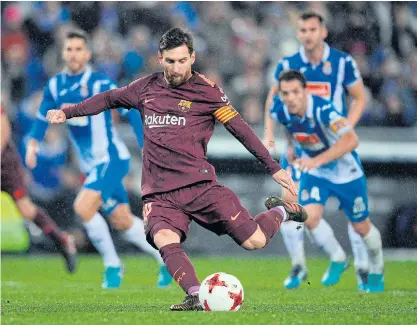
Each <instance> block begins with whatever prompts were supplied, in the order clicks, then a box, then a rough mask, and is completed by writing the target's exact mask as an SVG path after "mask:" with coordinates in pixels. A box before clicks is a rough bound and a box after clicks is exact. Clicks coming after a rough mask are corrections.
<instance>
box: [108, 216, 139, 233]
mask: <svg viewBox="0 0 417 325" xmlns="http://www.w3.org/2000/svg"><path fill="white" fill-rule="evenodd" d="M110 223H111V224H112V226H113V227H114V228H116V229H118V230H128V229H129V228H130V227H132V224H133V216H132V215H131V214H112V215H111V218H110Z"/></svg>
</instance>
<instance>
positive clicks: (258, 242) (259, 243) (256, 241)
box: [241, 232, 266, 251]
mask: <svg viewBox="0 0 417 325" xmlns="http://www.w3.org/2000/svg"><path fill="white" fill-rule="evenodd" d="M265 245H266V237H265V235H264V234H263V233H262V232H260V233H258V232H255V233H254V234H253V235H252V236H251V237H250V238H249V239H247V240H246V241H245V242H244V243H243V244H242V245H241V246H242V247H243V248H244V249H246V250H249V251H252V250H255V249H261V248H264V247H265Z"/></svg>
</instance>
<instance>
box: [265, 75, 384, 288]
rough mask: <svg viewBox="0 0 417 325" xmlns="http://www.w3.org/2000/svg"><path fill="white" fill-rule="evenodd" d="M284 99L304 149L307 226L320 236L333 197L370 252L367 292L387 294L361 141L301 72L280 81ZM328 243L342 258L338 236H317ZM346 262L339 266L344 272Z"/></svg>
mask: <svg viewBox="0 0 417 325" xmlns="http://www.w3.org/2000/svg"><path fill="white" fill-rule="evenodd" d="M278 85H279V97H280V98H279V99H278V98H277V100H275V101H274V104H273V107H272V109H273V112H274V113H275V114H276V117H277V120H278V122H279V123H281V124H283V125H284V127H285V129H286V132H288V134H289V135H290V136H291V139H292V140H294V141H295V142H297V144H298V145H299V147H300V148H301V155H300V157H299V158H297V159H296V160H295V161H294V165H295V166H296V167H297V168H299V169H300V170H301V171H302V174H301V178H300V186H299V193H300V194H299V198H298V201H299V203H300V204H302V205H303V206H304V208H305V210H306V211H307V214H308V219H307V220H306V222H305V225H306V227H307V228H308V229H309V230H310V231H311V232H314V231H315V229H316V228H317V227H318V224H319V223H320V221H321V219H322V217H323V210H324V206H325V204H326V202H327V199H328V198H329V196H335V197H336V198H337V199H338V200H339V202H340V207H341V208H342V209H343V211H344V212H345V214H346V216H347V217H348V219H349V221H350V222H351V223H352V226H353V228H354V230H355V231H356V232H357V233H358V234H360V236H361V237H362V238H363V240H364V243H365V245H366V247H367V249H368V254H369V274H368V277H367V287H366V290H367V291H369V292H381V291H383V290H384V278H383V273H384V261H383V254H382V241H381V234H380V232H379V230H378V229H377V228H376V227H375V226H374V225H373V224H372V223H371V221H370V219H369V211H368V196H367V187H366V178H365V174H364V171H363V167H362V164H361V162H360V160H359V156H358V154H357V153H356V152H355V148H356V147H357V146H358V144H359V141H358V138H357V135H356V133H355V131H354V130H353V127H352V126H351V125H350V123H349V121H348V120H347V119H346V118H345V117H344V116H343V115H342V114H341V113H340V112H339V111H338V110H337V109H336V107H335V106H334V105H333V103H332V102H330V101H327V100H325V99H323V98H321V97H319V96H314V95H311V94H309V92H308V91H307V80H306V78H305V77H304V76H303V74H302V73H301V72H299V71H297V70H287V71H284V72H282V73H281V74H280V76H279V79H278ZM317 240H318V241H319V242H318V243H319V244H320V245H323V243H324V241H327V243H326V244H327V249H328V253H329V255H330V256H332V257H333V256H338V255H341V254H342V251H341V247H340V245H339V243H338V242H337V241H336V239H335V237H334V235H333V233H331V234H330V235H329V236H328V237H325V238H320V237H319V238H317ZM345 263H346V262H344V261H342V262H341V263H340V264H336V266H337V267H339V271H341V270H343V269H344V268H345V265H344V264H345Z"/></svg>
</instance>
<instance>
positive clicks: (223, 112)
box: [209, 85, 239, 124]
mask: <svg viewBox="0 0 417 325" xmlns="http://www.w3.org/2000/svg"><path fill="white" fill-rule="evenodd" d="M209 96H210V104H209V107H210V112H212V114H213V116H214V118H215V119H216V120H217V121H219V122H220V123H222V124H225V123H227V122H229V121H230V120H231V119H233V118H234V117H235V116H237V115H239V113H238V112H237V111H236V110H235V109H234V108H233V106H232V103H231V102H230V100H229V98H228V97H227V95H226V94H225V93H224V92H223V89H221V88H219V87H217V86H216V85H214V86H213V87H212V89H211V90H210V94H209Z"/></svg>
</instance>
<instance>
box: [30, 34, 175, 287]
mask: <svg viewBox="0 0 417 325" xmlns="http://www.w3.org/2000/svg"><path fill="white" fill-rule="evenodd" d="M63 59H64V61H65V65H66V67H65V69H64V70H63V71H62V72H61V73H59V74H57V75H55V76H54V77H52V78H51V79H50V80H49V81H48V83H47V85H46V87H45V89H44V97H43V101H42V103H41V106H40V108H39V111H38V113H37V119H36V122H35V124H34V126H33V128H32V131H31V139H30V140H29V142H28V147H27V152H26V164H27V166H28V167H30V168H34V167H35V166H36V164H37V156H36V153H37V151H38V144H39V142H40V141H42V139H43V137H44V136H45V132H46V130H47V127H48V122H47V120H46V114H47V112H48V110H50V109H56V108H64V107H67V106H72V105H74V104H77V103H79V102H81V101H83V100H84V99H86V98H88V97H91V96H93V95H96V94H98V93H101V92H103V91H107V90H110V89H113V88H116V85H115V84H114V83H113V82H112V81H111V80H110V79H109V78H108V77H106V76H105V75H102V74H99V73H97V72H93V71H92V68H91V67H90V66H89V65H88V63H89V61H90V59H91V51H90V49H89V47H88V37H87V35H86V34H85V33H84V32H82V31H73V32H70V33H69V34H68V35H67V37H66V39H65V43H64V48H63ZM119 112H120V113H121V114H122V115H125V116H126V117H127V118H128V119H129V122H130V124H131V125H132V127H133V129H134V132H135V134H136V137H137V139H138V142H139V145H140V146H141V147H142V146H143V127H142V120H141V117H140V115H139V113H138V111H137V110H130V111H128V110H127V109H120V110H119ZM67 124H68V128H69V134H70V139H71V141H72V144H73V146H74V148H75V150H76V152H77V154H78V158H79V161H80V165H81V169H82V171H83V172H84V173H86V175H87V178H86V180H85V182H84V185H83V188H82V189H81V191H80V193H79V194H78V196H77V199H76V201H75V203H74V210H75V212H76V213H77V214H78V215H79V216H80V217H81V219H82V220H83V224H84V227H85V229H86V231H87V234H88V236H89V238H90V240H91V242H92V243H93V245H94V246H95V248H96V249H97V251H98V252H99V253H100V255H101V256H102V258H103V261H104V266H105V273H104V280H103V283H102V288H104V289H108V288H118V287H119V286H120V284H121V279H122V276H123V265H122V263H121V260H120V258H119V256H118V254H117V252H116V249H115V247H114V243H113V240H112V238H111V236H110V232H109V228H108V226H107V223H106V221H105V220H104V218H103V217H102V215H101V214H100V213H99V209H100V208H101V209H102V211H103V212H104V214H105V215H107V216H109V217H110V222H111V223H112V225H113V226H114V227H115V228H117V229H119V230H121V231H122V232H123V235H124V238H125V239H126V240H127V241H128V242H130V243H132V244H134V245H135V246H137V247H139V248H140V249H142V250H143V251H145V252H146V253H148V254H150V255H152V256H153V257H154V258H155V259H156V260H157V262H158V263H159V265H160V273H159V278H158V286H160V287H164V286H167V285H169V283H170V282H171V276H170V275H169V273H168V271H167V270H166V267H165V265H164V263H163V261H162V258H161V256H160V255H159V253H158V251H157V250H155V249H153V248H152V247H151V246H150V245H149V244H148V243H147V241H146V238H145V233H144V226H143V222H142V220H141V219H139V218H138V217H136V216H134V215H133V214H132V212H131V210H130V206H129V201H128V196H127V192H126V189H125V187H124V185H123V183H122V181H123V178H124V177H125V176H126V175H127V173H128V171H129V165H130V153H129V151H128V149H127V147H126V146H125V144H124V143H123V141H122V139H121V138H120V137H119V135H118V133H117V131H116V129H115V128H114V125H113V121H112V116H111V113H110V111H106V112H103V113H102V114H99V115H97V116H91V117H80V118H76V119H72V120H69V121H68V123H67Z"/></svg>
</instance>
